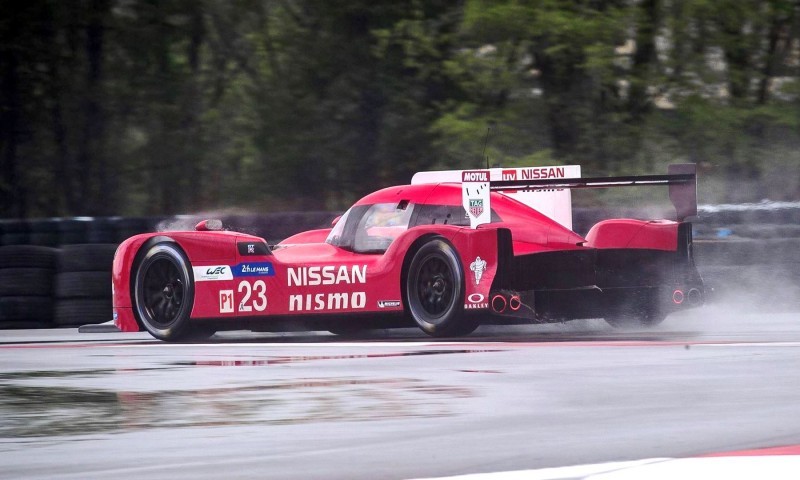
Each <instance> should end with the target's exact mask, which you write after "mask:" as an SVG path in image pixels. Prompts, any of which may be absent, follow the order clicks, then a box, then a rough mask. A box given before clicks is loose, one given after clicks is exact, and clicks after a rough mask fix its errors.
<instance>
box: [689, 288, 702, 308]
mask: <svg viewBox="0 0 800 480" xmlns="http://www.w3.org/2000/svg"><path fill="white" fill-rule="evenodd" d="M688 297H689V305H691V306H693V307H697V306H700V305H702V304H703V292H701V291H700V290H698V289H697V288H692V289H690V290H689V295H688Z"/></svg>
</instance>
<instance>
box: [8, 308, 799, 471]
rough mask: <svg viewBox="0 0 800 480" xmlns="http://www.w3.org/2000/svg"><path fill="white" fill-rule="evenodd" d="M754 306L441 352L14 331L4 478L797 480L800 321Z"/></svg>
mask: <svg viewBox="0 0 800 480" xmlns="http://www.w3.org/2000/svg"><path fill="white" fill-rule="evenodd" d="M755 307H756V306H753V305H752V304H751V305H750V306H742V305H738V306H727V307H723V306H719V305H718V306H710V307H705V308H703V309H700V310H696V311H693V312H686V313H683V314H680V315H673V316H671V317H669V318H668V319H667V320H666V322H665V323H664V324H663V325H661V326H659V327H658V328H656V329H654V330H649V331H627V332H625V331H622V332H621V331H618V330H613V329H611V328H610V327H607V326H606V325H605V324H604V323H603V322H602V321H599V320H598V321H595V320H592V321H579V322H572V323H566V324H555V325H539V326H525V327H491V328H489V327H481V328H480V329H479V330H478V331H477V332H475V333H474V334H473V335H470V336H469V337H465V338H461V339H445V340H432V339H430V338H428V337H425V336H424V335H422V334H421V333H419V332H417V331H415V330H400V331H393V332H386V331H377V332H372V333H370V334H368V335H364V336H362V337H359V338H348V339H343V338H340V337H336V336H334V335H331V334H327V333H324V332H313V333H308V334H253V333H249V332H229V333H225V334H224V335H218V336H215V337H214V338H212V340H211V341H210V342H207V343H195V344H192V343H180V344H167V343H162V342H159V341H156V340H154V339H153V338H151V337H150V336H149V335H147V334H145V333H135V334H123V333H79V332H78V331H77V330H40V331H2V332H0V479H21V478H24V479H108V478H114V479H140V478H147V479H149V480H153V479H160V478H163V479H198V478H258V479H263V478H275V479H310V478H321V479H412V478H450V477H455V478H458V479H464V480H466V479H469V480H476V479H480V480H486V479H503V480H510V479H515V480H516V479H592V480H601V479H602V480H619V479H629V478H630V479H634V478H635V479H640V478H647V479H653V478H664V479H667V478H669V479H674V478H682V479H689V478H698V479H699V478H703V479H707V478H729V479H730V478H759V479H761V478H781V479H783V478H787V479H788V478H793V479H794V478H800V448H798V447H797V445H800V414H798V412H800V386H798V385H799V384H798V378H799V377H798V375H799V374H798V372H800V313H798V311H797V310H786V309H778V308H775V309H772V310H770V311H758V310H759V308H761V307H758V308H755ZM763 307H765V308H768V307H769V305H763Z"/></svg>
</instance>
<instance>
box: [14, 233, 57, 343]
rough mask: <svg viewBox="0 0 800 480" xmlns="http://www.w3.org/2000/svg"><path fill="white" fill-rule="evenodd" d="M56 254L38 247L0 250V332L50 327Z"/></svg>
mask: <svg viewBox="0 0 800 480" xmlns="http://www.w3.org/2000/svg"><path fill="white" fill-rule="evenodd" d="M57 252H58V250H56V249H55V248H51V247H46V246H39V245H6V246H2V247H0V328H2V329H9V328H47V327H50V326H52V322H51V319H52V317H53V279H54V275H55V267H56V258H57Z"/></svg>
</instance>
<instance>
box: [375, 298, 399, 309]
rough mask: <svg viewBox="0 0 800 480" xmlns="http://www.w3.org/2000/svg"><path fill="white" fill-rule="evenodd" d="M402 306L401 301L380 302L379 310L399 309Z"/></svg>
mask: <svg viewBox="0 0 800 480" xmlns="http://www.w3.org/2000/svg"><path fill="white" fill-rule="evenodd" d="M400 305H402V302H401V301H400V300H378V308H397V307H399V306H400Z"/></svg>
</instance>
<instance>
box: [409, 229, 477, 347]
mask: <svg viewBox="0 0 800 480" xmlns="http://www.w3.org/2000/svg"><path fill="white" fill-rule="evenodd" d="M405 302H406V307H407V309H408V312H409V313H410V315H411V317H412V318H413V319H414V321H415V322H416V323H417V325H419V327H420V328H421V329H422V330H423V331H424V332H425V333H427V334H429V335H432V336H435V337H442V336H447V335H460V334H465V333H469V332H471V331H472V330H474V329H475V327H474V325H473V324H472V319H471V318H467V317H465V316H464V271H463V269H462V267H461V262H460V261H459V257H458V254H457V253H456V250H455V248H454V247H453V246H452V245H451V244H450V243H449V242H447V240H445V239H444V238H442V237H433V238H431V239H430V240H428V241H427V242H426V243H424V244H423V245H422V246H421V247H420V248H419V250H417V251H416V252H415V253H414V256H413V258H412V260H411V263H410V264H409V267H408V272H407V274H406V281H405Z"/></svg>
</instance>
